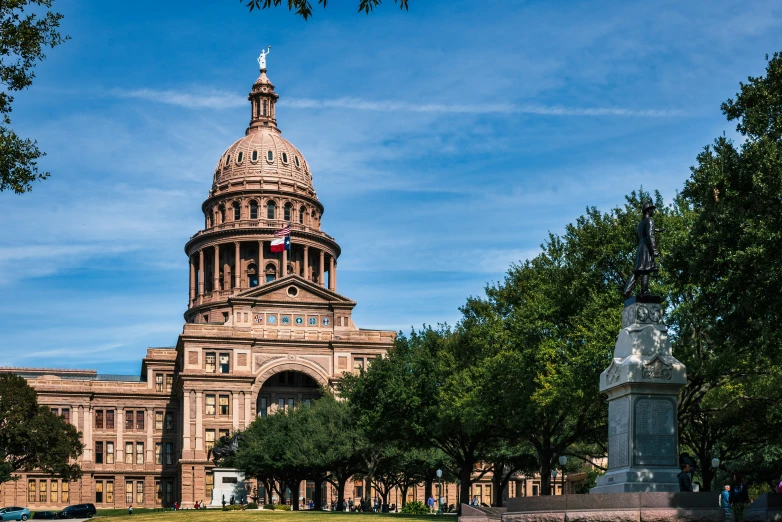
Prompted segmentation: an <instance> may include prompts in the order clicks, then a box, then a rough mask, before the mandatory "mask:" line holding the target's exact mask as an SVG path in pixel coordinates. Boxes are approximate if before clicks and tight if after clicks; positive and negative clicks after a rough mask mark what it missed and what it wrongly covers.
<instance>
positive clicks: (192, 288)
mask: <svg viewBox="0 0 782 522" xmlns="http://www.w3.org/2000/svg"><path fill="white" fill-rule="evenodd" d="M187 259H188V261H189V262H190V302H188V303H187V306H188V308H189V307H191V306H193V302H194V301H195V293H196V277H195V263H193V256H192V255H191V256H188V258H187Z"/></svg>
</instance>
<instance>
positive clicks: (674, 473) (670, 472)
mask: <svg viewBox="0 0 782 522" xmlns="http://www.w3.org/2000/svg"><path fill="white" fill-rule="evenodd" d="M679 472H680V470H678V469H676V468H669V469H653V470H652V469H648V468H647V469H644V470H633V469H629V470H628V469H625V470H621V469H620V470H610V471H608V472H607V473H606V474H605V475H603V476H601V477H598V478H597V486H595V487H594V488H592V489H590V490H589V493H590V494H592V493H643V492H647V491H648V492H656V493H659V492H669V493H676V492H678V491H679V477H678V475H679Z"/></svg>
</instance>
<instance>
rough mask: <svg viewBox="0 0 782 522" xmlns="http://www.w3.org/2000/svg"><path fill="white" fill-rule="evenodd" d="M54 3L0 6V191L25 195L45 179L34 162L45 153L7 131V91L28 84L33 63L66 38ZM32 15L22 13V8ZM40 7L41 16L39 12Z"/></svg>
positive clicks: (23, 0) (21, 1)
mask: <svg viewBox="0 0 782 522" xmlns="http://www.w3.org/2000/svg"><path fill="white" fill-rule="evenodd" d="M53 3H54V0H12V1H7V2H1V3H0V83H2V91H3V92H0V115H2V123H1V124H0V192H2V191H5V190H13V191H14V192H16V193H17V194H21V193H24V192H29V191H30V190H31V189H32V182H33V181H36V180H43V179H46V178H48V177H49V173H48V172H39V170H38V159H39V158H41V157H42V156H44V155H45V153H43V152H41V151H40V150H38V147H37V142H35V141H33V140H30V139H29V138H21V137H19V136H18V135H17V134H16V133H15V132H14V131H13V129H11V127H10V125H11V117H10V114H11V109H12V107H11V105H12V103H13V101H14V98H13V96H11V94H9V93H11V92H15V91H21V90H22V89H25V88H27V87H29V86H30V85H32V83H33V78H35V73H34V71H33V69H34V68H35V65H36V62H39V61H41V60H43V59H44V58H45V55H44V52H43V49H44V48H45V47H52V48H53V47H56V46H57V45H60V44H61V43H63V42H64V41H65V40H66V39H67V37H63V36H61V35H60V33H59V27H60V20H61V19H62V15H61V14H59V13H55V12H53V11H51V10H50V8H51V7H52V4H53ZM28 8H30V9H32V11H33V12H25V10H26V9H28ZM37 8H43V12H42V13H41V12H40V10H39V9H37Z"/></svg>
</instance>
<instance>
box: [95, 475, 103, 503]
mask: <svg viewBox="0 0 782 522" xmlns="http://www.w3.org/2000/svg"><path fill="white" fill-rule="evenodd" d="M95 503H96V504H103V482H101V481H100V480H96V481H95Z"/></svg>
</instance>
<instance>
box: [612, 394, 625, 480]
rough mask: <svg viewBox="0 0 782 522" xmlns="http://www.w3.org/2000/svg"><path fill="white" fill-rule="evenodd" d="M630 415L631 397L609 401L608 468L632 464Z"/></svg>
mask: <svg viewBox="0 0 782 522" xmlns="http://www.w3.org/2000/svg"><path fill="white" fill-rule="evenodd" d="M629 417H630V398H629V397H623V398H621V399H616V400H613V401H611V402H609V403H608V469H614V468H622V467H625V466H628V465H629V464H630V455H629V448H628V434H627V433H628V426H627V425H628V420H629Z"/></svg>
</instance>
